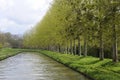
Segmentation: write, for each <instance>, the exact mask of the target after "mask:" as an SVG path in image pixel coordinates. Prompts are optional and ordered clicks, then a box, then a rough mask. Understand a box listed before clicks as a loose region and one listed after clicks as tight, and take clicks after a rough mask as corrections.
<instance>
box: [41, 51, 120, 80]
mask: <svg viewBox="0 0 120 80" xmlns="http://www.w3.org/2000/svg"><path fill="white" fill-rule="evenodd" d="M40 52H41V53H43V54H45V55H47V56H49V57H51V58H53V59H55V60H56V61H58V62H60V63H63V64H64V65H66V66H68V67H70V68H72V69H74V70H76V71H78V72H81V73H84V74H85V75H89V77H90V78H93V79H95V80H120V63H113V62H112V60H111V59H105V60H103V61H100V60H99V58H95V57H91V56H88V57H80V56H74V55H70V54H60V53H56V52H50V51H40Z"/></svg>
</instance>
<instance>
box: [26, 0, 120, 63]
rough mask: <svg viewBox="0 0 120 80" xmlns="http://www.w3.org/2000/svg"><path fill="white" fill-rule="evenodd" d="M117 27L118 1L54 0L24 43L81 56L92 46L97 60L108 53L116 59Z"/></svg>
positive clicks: (118, 17)
mask: <svg viewBox="0 0 120 80" xmlns="http://www.w3.org/2000/svg"><path fill="white" fill-rule="evenodd" d="M119 26H120V1H119V0H54V2H53V4H52V6H51V8H50V9H49V11H48V12H47V14H46V15H45V16H44V18H43V20H42V21H40V22H39V23H38V24H37V25H36V26H35V27H34V28H33V29H32V30H31V31H29V32H27V33H26V34H25V35H24V45H25V46H26V47H28V48H41V49H47V50H52V51H59V52H62V53H70V54H74V55H80V56H81V55H84V56H87V55H89V53H90V52H91V51H92V50H93V49H94V51H96V52H94V53H95V54H98V53H99V55H98V56H99V58H100V60H103V59H104V56H105V55H106V54H109V55H110V58H112V59H113V61H114V62H118V48H119V46H118V44H119V38H120V28H119ZM92 55H93V54H92ZM111 56H112V57H111Z"/></svg>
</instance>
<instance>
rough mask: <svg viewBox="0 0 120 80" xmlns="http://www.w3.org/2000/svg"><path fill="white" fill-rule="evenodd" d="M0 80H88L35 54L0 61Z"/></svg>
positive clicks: (22, 54) (24, 54)
mask: <svg viewBox="0 0 120 80" xmlns="http://www.w3.org/2000/svg"><path fill="white" fill-rule="evenodd" d="M0 80H89V79H87V78H86V77H84V76H83V75H81V74H80V73H78V72H75V71H73V70H71V69H69V68H68V67H66V66H64V65H62V64H60V63H58V62H56V61H54V60H52V59H51V58H49V57H47V56H45V55H43V54H37V53H21V54H18V55H16V56H13V57H10V58H8V59H6V60H3V61H0Z"/></svg>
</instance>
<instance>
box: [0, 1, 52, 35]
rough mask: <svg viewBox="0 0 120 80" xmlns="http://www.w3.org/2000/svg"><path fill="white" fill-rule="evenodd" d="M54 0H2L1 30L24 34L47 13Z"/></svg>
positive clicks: (0, 8) (0, 4) (0, 3)
mask: <svg viewBox="0 0 120 80" xmlns="http://www.w3.org/2000/svg"><path fill="white" fill-rule="evenodd" d="M50 2H52V0H0V30H2V31H5V32H11V33H14V34H23V32H25V31H26V30H27V29H29V28H30V27H31V26H33V25H35V24H36V23H37V22H39V21H40V19H41V18H42V17H43V16H44V15H45V13H46V11H47V10H48V8H49V6H50Z"/></svg>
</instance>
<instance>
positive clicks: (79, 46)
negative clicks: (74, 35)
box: [78, 37, 81, 56]
mask: <svg viewBox="0 0 120 80" xmlns="http://www.w3.org/2000/svg"><path fill="white" fill-rule="evenodd" d="M78 54H79V56H81V43H80V37H78Z"/></svg>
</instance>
